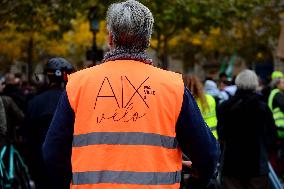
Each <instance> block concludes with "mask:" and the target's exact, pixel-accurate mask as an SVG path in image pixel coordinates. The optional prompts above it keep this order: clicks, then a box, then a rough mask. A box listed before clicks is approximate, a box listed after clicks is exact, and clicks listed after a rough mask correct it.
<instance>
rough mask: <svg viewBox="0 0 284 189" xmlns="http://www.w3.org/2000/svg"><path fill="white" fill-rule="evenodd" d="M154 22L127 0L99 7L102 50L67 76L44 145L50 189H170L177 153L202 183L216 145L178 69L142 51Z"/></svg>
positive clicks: (177, 171) (175, 184)
mask: <svg viewBox="0 0 284 189" xmlns="http://www.w3.org/2000/svg"><path fill="white" fill-rule="evenodd" d="M153 23H154V19H153V16H152V13H151V12H150V10H149V9H148V8H147V7H145V6H144V5H142V4H141V3H139V2H137V1H135V0H128V1H124V2H121V3H115V4H112V5H111V6H110V7H109V8H108V12H107V28H108V31H109V45H110V49H111V50H110V52H108V53H107V54H106V55H105V57H104V59H103V61H102V64H100V65H97V66H93V67H90V68H87V69H84V70H81V71H78V72H76V73H74V74H71V75H70V77H69V78H68V83H67V86H66V91H65V92H64V93H63V95H62V97H61V100H60V102H59V103H58V106H57V110H56V113H55V115H54V117H53V121H52V123H51V125H50V128H49V131H48V134H47V137H46V140H45V143H44V146H43V156H44V159H45V162H46V164H47V167H48V168H49V171H50V173H51V174H52V177H53V182H54V186H53V187H52V188H53V189H57V188H58V189H59V188H60V189H65V188H72V189H75V188H77V189H110V188H111V189H116V188H117V189H122V188H127V189H144V188H155V189H158V188H161V189H162V188H163V189H164V188H169V189H170V188H171V189H178V188H179V187H180V181H181V169H182V152H183V153H184V154H185V155H187V156H188V157H189V158H190V160H191V162H192V168H193V169H194V170H196V174H197V175H198V181H197V183H198V186H199V188H205V187H206V185H207V184H208V182H209V180H210V179H211V178H212V175H213V174H214V172H215V169H216V165H217V161H218V157H219V145H218V143H217V142H216V140H215V138H214V136H213V135H212V133H211V132H210V130H209V129H208V127H207V126H206V124H205V122H204V120H203V119H202V116H201V114H200V112H199V111H198V108H197V105H196V102H195V101H194V99H193V97H192V95H191V94H190V92H189V91H188V89H186V88H185V87H184V83H183V80H182V77H181V75H180V74H177V73H173V72H170V71H166V70H162V69H159V68H156V67H154V66H153V65H152V60H151V59H150V58H149V57H148V56H147V54H146V52H145V50H146V49H147V47H148V46H149V42H150V37H151V34H152V26H153Z"/></svg>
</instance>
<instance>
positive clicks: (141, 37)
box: [107, 0, 154, 52]
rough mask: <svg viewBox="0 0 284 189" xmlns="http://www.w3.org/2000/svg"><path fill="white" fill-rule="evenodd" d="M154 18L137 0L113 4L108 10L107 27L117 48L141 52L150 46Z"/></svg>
mask: <svg viewBox="0 0 284 189" xmlns="http://www.w3.org/2000/svg"><path fill="white" fill-rule="evenodd" d="M153 23H154V18H153V15H152V13H151V11H150V10H149V9H148V8H147V7H146V6H144V5H142V4H141V3H139V2H137V1H135V0H127V1H125V2H122V3H114V4H112V5H111V6H110V7H109V9H108V12H107V28H108V30H109V32H110V33H111V35H112V42H113V44H114V47H115V48H118V49H119V48H122V49H123V50H128V51H134V52H139V51H143V50H145V49H146V48H148V46H149V43H150V38H151V34H152V27H153Z"/></svg>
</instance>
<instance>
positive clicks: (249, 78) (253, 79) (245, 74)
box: [236, 69, 259, 90]
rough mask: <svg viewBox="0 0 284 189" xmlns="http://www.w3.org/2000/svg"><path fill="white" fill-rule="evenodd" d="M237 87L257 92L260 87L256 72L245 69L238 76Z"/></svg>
mask: <svg viewBox="0 0 284 189" xmlns="http://www.w3.org/2000/svg"><path fill="white" fill-rule="evenodd" d="M236 85H237V88H238V89H244V90H256V89H257V87H258V85H259V83H258V77H257V75H256V73H255V72H254V71H252V70H248V69H245V70H243V71H241V72H240V73H239V74H238V75H237V77H236Z"/></svg>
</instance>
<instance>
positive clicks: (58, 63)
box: [44, 57, 74, 82]
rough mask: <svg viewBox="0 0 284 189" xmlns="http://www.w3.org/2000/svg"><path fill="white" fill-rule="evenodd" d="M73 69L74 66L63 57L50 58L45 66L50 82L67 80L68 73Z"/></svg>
mask: <svg viewBox="0 0 284 189" xmlns="http://www.w3.org/2000/svg"><path fill="white" fill-rule="evenodd" d="M73 71H74V68H73V66H72V65H71V64H70V63H69V62H68V61H67V60H66V59H64V58H61V57H55V58H51V59H49V60H48V61H47V63H46V65H45V67H44V73H45V74H46V75H47V77H48V78H49V80H50V82H67V74H70V73H72V72H73Z"/></svg>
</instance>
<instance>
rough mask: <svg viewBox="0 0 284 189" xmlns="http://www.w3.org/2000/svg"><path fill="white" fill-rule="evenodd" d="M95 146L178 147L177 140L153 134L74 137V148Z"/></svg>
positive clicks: (102, 133)
mask: <svg viewBox="0 0 284 189" xmlns="http://www.w3.org/2000/svg"><path fill="white" fill-rule="evenodd" d="M94 144H124V145H150V146H160V147H164V148H170V149H175V148H177V146H178V144H177V140H176V138H174V137H169V136H162V135H158V134H152V133H134V132H130V133H129V132H124V133H113V132H96V133H88V134H82V135H75V136H74V137H73V147H80V146H87V145H94Z"/></svg>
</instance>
